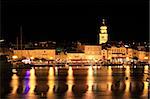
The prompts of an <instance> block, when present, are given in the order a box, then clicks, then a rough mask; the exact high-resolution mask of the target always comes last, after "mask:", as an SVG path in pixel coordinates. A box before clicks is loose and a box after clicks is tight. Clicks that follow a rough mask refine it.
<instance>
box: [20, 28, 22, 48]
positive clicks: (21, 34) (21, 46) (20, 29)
mask: <svg viewBox="0 0 150 99" xmlns="http://www.w3.org/2000/svg"><path fill="white" fill-rule="evenodd" d="M20 48H21V50H22V26H20Z"/></svg>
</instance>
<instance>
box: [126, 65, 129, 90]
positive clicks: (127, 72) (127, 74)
mask: <svg viewBox="0 0 150 99" xmlns="http://www.w3.org/2000/svg"><path fill="white" fill-rule="evenodd" d="M125 67H126V71H125V75H126V77H128V79H126V80H125V84H126V89H125V91H126V92H129V90H130V66H128V65H127V66H125Z"/></svg>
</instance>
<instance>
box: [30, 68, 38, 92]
mask: <svg viewBox="0 0 150 99" xmlns="http://www.w3.org/2000/svg"><path fill="white" fill-rule="evenodd" d="M29 79H30V81H29V86H30V90H29V94H34V89H35V85H36V76H35V69H34V68H32V69H31V70H30V78H29Z"/></svg>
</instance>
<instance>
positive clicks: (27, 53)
mask: <svg viewBox="0 0 150 99" xmlns="http://www.w3.org/2000/svg"><path fill="white" fill-rule="evenodd" d="M15 57H16V58H23V57H24V58H30V59H33V58H40V59H41V58H45V59H48V60H52V59H55V49H35V50H14V58H15Z"/></svg>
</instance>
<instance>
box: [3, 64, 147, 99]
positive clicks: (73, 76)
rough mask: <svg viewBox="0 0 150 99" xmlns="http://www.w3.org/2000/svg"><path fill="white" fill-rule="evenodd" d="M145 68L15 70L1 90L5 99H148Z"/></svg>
mask: <svg viewBox="0 0 150 99" xmlns="http://www.w3.org/2000/svg"><path fill="white" fill-rule="evenodd" d="M145 73H148V66H145V67H144V68H134V69H131V68H130V67H129V66H124V67H122V66H120V67H117V66H115V67H110V66H108V67H101V66H89V67H88V66H87V67H82V68H81V67H77V66H76V67H67V68H64V67H55V68H54V67H39V68H32V69H21V70H17V73H16V74H13V75H12V77H11V79H9V80H8V81H6V80H2V82H3V85H2V86H1V91H2V92H5V97H4V98H7V99H39V98H47V99H137V98H140V99H148V94H150V93H149V92H148V82H146V78H147V77H148V75H147V74H145Z"/></svg>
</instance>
